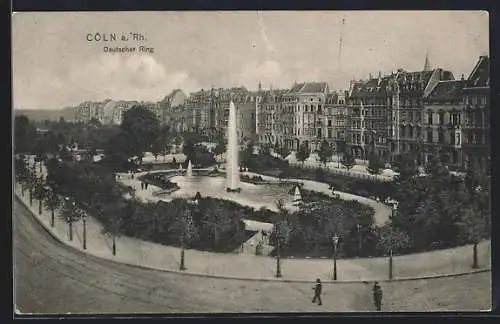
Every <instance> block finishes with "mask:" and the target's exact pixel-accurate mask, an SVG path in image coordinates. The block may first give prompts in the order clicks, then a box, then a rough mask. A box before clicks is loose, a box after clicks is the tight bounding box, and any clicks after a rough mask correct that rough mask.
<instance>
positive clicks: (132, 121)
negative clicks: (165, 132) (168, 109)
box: [120, 106, 160, 165]
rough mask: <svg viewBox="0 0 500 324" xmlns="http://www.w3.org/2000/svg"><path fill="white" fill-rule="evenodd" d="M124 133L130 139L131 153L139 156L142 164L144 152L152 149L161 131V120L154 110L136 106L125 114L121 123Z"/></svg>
mask: <svg viewBox="0 0 500 324" xmlns="http://www.w3.org/2000/svg"><path fill="white" fill-rule="evenodd" d="M120 129H121V133H122V135H123V136H124V137H125V138H126V139H127V141H129V145H128V148H129V149H130V151H129V152H127V153H129V154H130V155H135V156H137V157H138V158H139V165H142V156H143V154H144V152H147V151H149V150H151V148H152V146H153V144H154V143H155V141H156V140H157V139H158V136H159V133H160V122H159V121H158V119H156V116H155V114H154V113H153V112H151V111H150V110H149V109H147V108H145V107H143V106H134V107H132V108H130V109H129V110H127V111H126V112H125V113H124V114H123V120H122V123H121V125H120Z"/></svg>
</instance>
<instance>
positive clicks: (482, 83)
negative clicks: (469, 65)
mask: <svg viewBox="0 0 500 324" xmlns="http://www.w3.org/2000/svg"><path fill="white" fill-rule="evenodd" d="M489 85H490V58H489V57H488V56H480V57H479V61H478V62H477V63H476V66H475V67H474V69H473V70H472V72H471V74H470V75H469V78H468V79H467V86H468V87H471V88H472V87H489Z"/></svg>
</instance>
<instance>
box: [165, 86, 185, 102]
mask: <svg viewBox="0 0 500 324" xmlns="http://www.w3.org/2000/svg"><path fill="white" fill-rule="evenodd" d="M178 92H182V90H181V89H174V90H172V92H170V93H169V94H168V95H166V96H165V98H163V100H162V102H169V101H170V100H172V98H173V97H174V96H175V95H176V94H177V93H178Z"/></svg>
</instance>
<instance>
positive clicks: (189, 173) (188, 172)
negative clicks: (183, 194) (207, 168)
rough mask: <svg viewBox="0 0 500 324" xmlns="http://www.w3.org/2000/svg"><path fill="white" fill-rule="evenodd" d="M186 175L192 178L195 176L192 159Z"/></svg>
mask: <svg viewBox="0 0 500 324" xmlns="http://www.w3.org/2000/svg"><path fill="white" fill-rule="evenodd" d="M186 176H187V177H188V178H191V177H192V176H193V165H192V164H191V160H189V161H188V166H187V171H186Z"/></svg>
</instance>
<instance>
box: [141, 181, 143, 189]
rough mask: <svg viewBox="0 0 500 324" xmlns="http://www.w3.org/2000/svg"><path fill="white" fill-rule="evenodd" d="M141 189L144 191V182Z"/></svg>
mask: <svg viewBox="0 0 500 324" xmlns="http://www.w3.org/2000/svg"><path fill="white" fill-rule="evenodd" d="M141 189H142V190H144V182H142V181H141Z"/></svg>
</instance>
